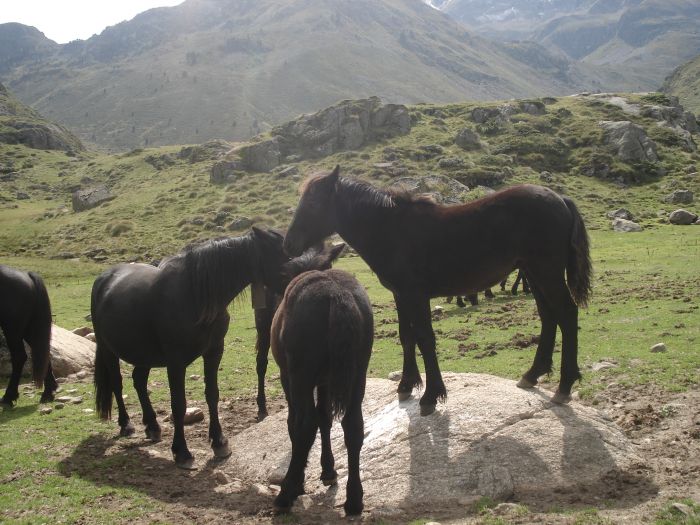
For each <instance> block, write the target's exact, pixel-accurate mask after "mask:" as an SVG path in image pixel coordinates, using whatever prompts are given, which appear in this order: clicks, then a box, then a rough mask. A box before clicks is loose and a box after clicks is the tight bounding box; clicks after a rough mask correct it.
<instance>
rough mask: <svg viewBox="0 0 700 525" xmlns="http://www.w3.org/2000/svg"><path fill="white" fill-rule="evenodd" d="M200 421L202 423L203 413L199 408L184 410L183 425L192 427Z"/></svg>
mask: <svg viewBox="0 0 700 525" xmlns="http://www.w3.org/2000/svg"><path fill="white" fill-rule="evenodd" d="M200 421H204V412H202V409H201V408H198V407H190V408H188V409H187V410H185V425H194V424H195V423H199V422H200Z"/></svg>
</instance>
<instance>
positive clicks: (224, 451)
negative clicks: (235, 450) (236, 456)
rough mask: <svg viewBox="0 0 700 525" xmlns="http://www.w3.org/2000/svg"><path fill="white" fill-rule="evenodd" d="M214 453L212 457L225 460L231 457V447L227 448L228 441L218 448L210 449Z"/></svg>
mask: <svg viewBox="0 0 700 525" xmlns="http://www.w3.org/2000/svg"><path fill="white" fill-rule="evenodd" d="M211 449H212V450H213V451H214V456H216V457H217V458H221V459H223V458H227V457H229V456H230V455H231V447H229V446H228V441H226V440H224V442H223V444H222V445H220V446H218V447H211Z"/></svg>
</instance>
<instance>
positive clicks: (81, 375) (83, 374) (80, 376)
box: [75, 370, 88, 379]
mask: <svg viewBox="0 0 700 525" xmlns="http://www.w3.org/2000/svg"><path fill="white" fill-rule="evenodd" d="M87 376H88V373H87V372H86V371H85V370H78V371H77V372H76V373H75V377H76V378H78V379H85V378H86V377H87Z"/></svg>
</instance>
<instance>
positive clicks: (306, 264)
mask: <svg viewBox="0 0 700 525" xmlns="http://www.w3.org/2000/svg"><path fill="white" fill-rule="evenodd" d="M344 249H345V244H339V245H337V246H334V247H332V248H328V249H324V248H323V247H322V246H321V247H318V248H316V249H311V250H308V251H306V252H304V254H303V255H301V256H300V257H297V258H295V259H292V260H291V261H289V262H288V263H285V265H284V266H283V268H282V276H283V285H284V286H285V287H286V285H287V284H289V282H290V281H291V280H292V279H293V278H294V277H296V276H297V275H299V274H300V273H303V272H306V271H310V270H328V269H329V268H330V267H331V265H332V264H333V261H335V260H336V259H337V258H338V256H339V255H340V254H341V252H342V251H343V250H344ZM263 293H264V294H265V300H264V306H260V307H256V308H255V330H256V332H257V339H256V341H255V350H256V363H255V364H256V367H255V368H256V372H257V374H258V395H257V398H256V401H257V404H258V421H262V420H263V419H265V417H267V399H266V398H265V374H266V372H267V362H268V359H267V356H268V353H269V351H270V327H271V326H272V318H273V316H274V315H275V311H277V307H278V306H279V304H280V301H281V300H282V293H280V292H278V291H275V290H273V289H272V288H268V287H265V288H264V291H263Z"/></svg>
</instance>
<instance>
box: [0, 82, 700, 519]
mask: <svg viewBox="0 0 700 525" xmlns="http://www.w3.org/2000/svg"><path fill="white" fill-rule="evenodd" d="M637 97H639V96H637ZM630 98H631V99H633V98H634V97H632V96H631V97H630ZM474 106H475V104H471V105H469V104H464V105H451V106H416V107H413V108H411V114H412V118H413V122H414V126H413V130H412V132H411V134H410V135H407V136H404V137H399V138H397V139H393V140H392V141H391V142H390V143H380V144H374V145H370V146H367V147H366V148H364V149H362V150H361V151H357V152H345V153H338V154H336V155H333V156H331V157H328V158H326V159H322V160H320V161H315V162H310V161H305V162H301V163H299V164H298V165H297V167H298V169H299V172H300V175H299V176H296V177H292V178H280V177H279V176H278V175H277V174H276V173H274V172H273V173H270V174H262V173H250V174H240V175H239V176H237V177H236V178H235V179H234V180H233V181H232V182H230V183H229V184H227V185H213V184H211V183H210V182H209V170H210V168H211V165H212V163H213V159H211V158H203V159H194V160H193V159H192V158H187V157H185V156H182V155H181V154H180V152H181V147H179V146H172V147H164V148H157V149H146V150H135V151H132V152H129V153H127V154H121V155H102V154H98V153H90V152H88V153H79V154H77V155H76V156H70V157H69V156H66V155H65V154H63V153H57V152H48V151H35V150H29V149H27V148H24V147H22V146H16V145H14V146H13V145H0V167H2V166H6V167H7V166H11V169H6V170H5V171H4V172H5V173H10V172H12V173H16V174H17V175H16V176H15V177H11V178H9V179H3V180H2V182H0V264H7V265H11V266H15V267H20V268H24V269H31V270H36V271H38V272H40V273H41V274H42V276H43V277H44V279H45V281H46V283H47V286H48V289H49V294H50V296H51V299H52V304H53V313H54V316H55V322H56V323H57V324H58V325H60V326H63V327H65V328H68V329H73V328H75V327H78V326H83V325H85V324H87V321H86V320H85V316H86V315H87V314H88V313H89V301H90V299H89V297H90V289H91V286H92V282H93V281H94V279H95V277H96V276H97V275H98V274H99V273H100V272H101V271H102V270H103V269H105V268H107V267H108V266H109V265H110V264H113V263H116V262H119V261H136V260H139V261H150V260H153V259H158V258H160V257H163V256H164V255H168V254H171V253H174V252H176V251H177V250H179V249H180V248H181V247H182V246H184V245H185V244H187V243H190V242H193V241H196V240H198V239H204V238H211V237H215V236H220V235H237V234H240V233H243V231H244V230H236V229H235V228H231V227H229V226H228V225H229V223H231V222H233V220H234V219H236V218H237V217H242V216H244V217H247V218H249V219H251V221H252V222H254V223H256V224H258V225H263V226H271V227H278V228H281V227H284V226H285V225H286V224H287V223H288V221H289V219H290V218H291V214H292V213H293V207H294V206H295V204H296V201H297V199H298V196H297V193H296V186H297V184H298V182H299V180H301V177H302V176H303V175H304V174H307V173H310V172H313V171H315V170H318V169H327V168H330V167H332V166H333V165H335V164H336V163H339V164H340V165H341V169H342V170H343V172H344V173H345V174H346V175H354V176H359V177H364V178H368V179H370V180H373V181H374V182H375V183H376V184H378V185H381V186H383V185H386V184H390V183H392V182H394V181H395V180H396V179H397V178H400V177H403V176H408V177H411V176H419V175H424V174H428V173H438V174H442V175H447V176H450V177H453V178H455V179H457V180H461V181H463V182H464V183H466V184H467V185H468V186H470V187H472V188H473V187H474V186H477V185H478V184H486V183H485V182H479V183H478V184H475V183H473V182H470V181H482V180H484V179H488V178H489V177H494V180H496V179H497V178H499V177H500V179H499V180H501V183H500V184H499V186H503V185H508V184H514V183H523V182H531V183H540V184H541V183H543V179H542V178H541V175H540V174H541V172H542V171H544V170H546V171H549V172H550V176H549V177H548V178H547V181H546V184H547V185H549V186H551V187H552V188H554V189H555V190H557V191H559V192H562V193H565V194H567V195H570V196H571V197H572V198H574V199H575V200H576V202H577V203H578V205H579V207H580V209H581V211H582V213H583V215H584V218H585V220H586V224H587V226H588V228H589V233H590V235H591V240H592V257H593V261H594V270H595V276H594V291H593V296H592V300H591V303H590V306H589V307H588V308H587V309H586V310H582V311H581V313H580V319H579V325H580V352H579V364H580V366H581V368H582V372H583V376H584V378H583V381H582V382H581V383H580V384H578V385H577V386H576V387H575V389H576V390H577V391H578V393H579V396H580V398H581V399H582V400H583V401H584V402H586V403H590V404H594V405H595V404H597V403H598V402H599V401H600V399H602V397H601V396H604V395H605V391H606V389H607V388H609V387H610V386H611V385H612V384H614V385H617V386H618V387H619V386H620V385H622V386H629V387H630V388H634V387H636V386H639V385H649V384H654V385H656V386H658V388H659V389H661V390H663V391H666V392H678V391H684V390H687V389H697V387H698V385H700V357H698V348H700V315H698V298H697V293H698V290H699V289H700V274H698V271H697V261H698V260H700V227H698V226H686V227H680V226H671V225H669V224H668V222H667V220H666V217H667V214H668V212H669V211H672V210H673V209H676V208H678V207H681V206H678V205H669V204H666V203H664V202H662V198H663V196H665V195H666V194H668V193H670V192H671V191H672V190H674V189H678V188H685V189H690V190H693V191H694V192H695V194H696V195H699V194H700V176H698V175H697V173H694V172H693V170H692V169H691V168H692V166H693V165H694V164H698V163H700V155H698V153H693V152H686V151H684V150H682V149H681V148H680V147H679V146H678V144H676V143H675V142H674V138H673V137H672V136H670V135H668V134H667V133H666V131H665V130H663V129H662V128H660V127H658V126H656V125H655V123H653V122H650V121H646V120H645V119H643V118H641V117H631V116H629V115H627V114H622V110H621V109H620V108H618V107H617V106H612V105H610V104H607V103H605V102H601V101H598V100H595V99H590V100H589V99H585V98H577V97H572V98H562V99H557V100H555V101H553V102H549V103H548V105H547V113H546V114H545V115H542V116H533V115H526V114H522V115H518V116H516V117H513V119H512V121H511V122H510V123H508V124H506V125H504V127H503V128H502V129H496V128H494V129H480V130H479V132H480V133H481V135H482V140H483V141H484V142H485V144H484V146H483V147H482V148H481V149H479V150H476V151H470V152H465V151H463V150H461V149H459V148H458V147H457V146H455V145H454V144H453V137H454V135H455V134H456V133H457V131H458V130H459V129H461V128H462V127H464V126H465V124H466V125H471V124H470V122H469V119H468V115H469V114H470V111H471V108H473V107H474ZM622 118H624V119H632V120H635V119H636V120H637V121H638V122H639V123H640V124H642V125H644V126H645V127H646V128H647V129H648V132H649V134H650V136H652V138H655V140H657V143H658V145H659V154H660V157H661V161H660V163H659V165H658V166H648V165H642V166H632V165H628V164H624V163H621V162H619V161H618V160H617V159H615V158H613V157H612V156H610V155H609V154H608V153H606V152H605V151H604V150H603V148H602V147H601V132H600V130H599V128H598V126H597V122H598V121H599V120H619V119H622ZM428 144H430V145H438V146H439V147H440V148H441V149H442V150H443V153H442V155H441V156H442V157H450V156H452V157H456V158H459V159H461V162H462V164H461V168H459V169H458V170H457V171H455V170H450V169H443V168H440V167H439V165H438V162H437V159H434V158H425V157H424V156H421V155H418V154H419V153H421V152H422V151H424V150H422V149H421V147H422V146H424V145H428ZM390 155H391V156H393V157H394V158H398V159H399V160H398V162H397V163H396V164H397V166H398V169H395V170H394V171H392V170H387V169H385V168H384V167H377V166H375V164H378V163H383V162H385V161H386V158H387V157H388V156H390ZM595 155H602V156H604V157H605V161H606V162H608V163H609V164H610V166H611V175H610V177H609V178H608V179H599V178H594V177H588V176H584V174H583V172H584V171H585V166H586V163H587V162H588V159H590V158H591V157H592V156H595ZM659 167H661V168H663V170H664V174H663V175H661V174H659V173H658V168H659ZM695 171H697V170H695ZM693 173H694V174H693ZM92 183H105V184H107V185H108V186H109V187H110V189H111V191H112V192H113V193H114V195H115V196H116V198H115V199H114V200H112V201H110V202H108V203H106V204H103V205H102V206H100V207H98V208H95V209H93V210H90V211H86V212H82V213H74V212H73V211H72V210H71V208H70V192H71V191H72V189H75V188H76V187H79V186H81V185H89V184H92ZM480 191H483V190H480V189H478V188H477V189H475V190H472V191H469V192H468V193H466V194H464V195H463V196H462V197H463V198H464V199H469V198H474V197H476V196H478V195H479V192H480ZM18 193H25V194H27V195H29V198H28V199H19V200H18V199H17V198H16V195H17V194H18ZM618 207H625V208H627V209H629V210H630V211H632V213H633V214H634V215H635V216H636V217H637V218H638V221H639V222H640V223H641V224H642V225H643V226H644V231H643V232H640V233H634V234H620V233H614V232H612V231H610V220H609V219H608V218H607V217H606V212H607V211H609V210H611V209H614V208H618ZM687 209H690V210H694V211H696V212H697V206H696V205H694V204H691V205H689V206H687ZM475 249H478V247H475ZM95 254H98V255H99V258H96V257H95ZM337 267H339V268H342V269H345V270H348V271H350V272H352V273H354V274H355V275H356V276H357V277H358V279H359V280H360V281H361V282H362V283H363V284H364V285H365V286H366V287H367V290H368V292H369V295H370V297H371V299H372V303H373V306H374V314H375V323H376V338H375V345H374V351H373V356H372V360H371V362H370V369H369V373H370V375H371V376H372V377H386V376H387V374H388V373H389V372H391V371H393V370H398V369H400V368H401V349H400V345H399V343H398V323H397V317H396V312H395V309H394V305H393V299H392V297H391V295H390V294H389V293H388V292H387V291H386V290H385V289H384V288H383V287H382V286H381V285H380V284H379V282H378V281H377V279H376V277H375V276H374V275H373V274H372V272H371V271H370V270H369V269H368V268H367V266H366V265H365V264H364V262H363V261H362V260H361V259H360V258H358V257H345V258H343V259H341V260H340V261H339V262H338V264H337ZM513 277H514V276H513ZM513 277H512V278H513ZM512 278H511V282H512ZM494 291H495V292H496V298H495V299H493V300H490V301H488V300H484V299H483V298H482V297H481V296H480V304H479V305H478V306H477V307H468V308H466V309H461V308H458V307H457V306H456V305H454V304H446V303H445V302H444V300H442V299H435V300H433V306H436V305H441V306H443V311H442V313H440V314H436V316H435V318H434V323H433V326H434V329H435V332H436V336H437V340H438V355H439V361H440V365H441V367H442V369H443V370H444V371H456V372H463V371H464V372H466V371H469V372H483V373H489V374H495V375H498V376H502V377H507V378H512V379H516V378H518V377H519V375H520V374H522V373H523V372H524V371H525V370H526V369H527V368H528V367H529V365H530V363H531V362H532V359H533V357H534V350H535V348H536V343H535V342H534V340H533V336H536V335H537V334H538V333H539V322H538V317H537V313H536V308H535V303H534V300H533V299H532V297H531V296H529V295H523V294H522V293H521V294H519V295H518V296H516V297H513V296H511V295H510V294H507V293H505V292H501V291H500V290H498V291H497V290H495V289H494ZM230 311H231V314H232V323H231V326H230V329H229V333H228V335H227V337H226V352H225V354H224V359H223V362H222V372H221V373H220V391H221V397H222V400H221V406H222V410H223V411H226V410H235V409H236V407H241V406H243V405H250V406H252V405H254V402H255V401H254V387H255V382H256V378H255V353H254V343H255V329H254V321H253V314H252V310H251V307H250V297H249V295H246V296H245V297H242V298H241V299H240V300H236V301H234V303H232V305H231V306H230ZM659 342H663V343H665V344H666V346H667V348H668V351H667V352H665V353H651V352H650V347H651V346H652V345H654V344H655V343H659ZM419 361H420V360H419ZM603 361H605V362H607V363H610V364H611V366H610V367H608V368H605V369H603V370H598V371H594V370H592V369H591V367H592V366H593V365H595V364H597V363H600V362H603ZM557 363H558V354H555V367H556V365H557ZM122 370H123V374H124V377H125V387H126V394H127V396H128V397H127V400H126V401H127V406H128V408H129V410H130V413H131V416H132V419H133V420H134V422H135V424H136V425H137V427H138V426H139V425H140V406H139V405H138V401H137V397H136V395H135V392H134V391H133V388H132V386H131V382H130V379H129V370H128V367H127V366H123V368H122ZM190 374H197V375H201V374H202V365H201V361H197V362H195V363H194V364H193V365H192V366H191V367H190V369H189V370H188V375H190ZM557 378H558V371H557V370H556V369H555V373H554V374H553V375H552V377H551V379H550V383H549V386H554V384H555V383H556V380H557ZM267 383H268V392H269V393H270V394H271V395H272V396H275V395H279V394H280V393H281V389H280V385H279V380H278V372H277V370H276V367H275V366H274V364H271V365H270V368H269V370H268V377H267ZM545 385H547V382H545ZM61 386H62V390H63V392H71V394H70V395H80V396H83V398H84V402H83V403H82V404H78V405H66V406H65V408H63V409H61V410H53V412H52V413H50V414H47V415H42V414H40V413H39V411H38V410H39V405H38V397H39V396H38V395H37V394H36V393H35V392H34V390H33V389H32V388H25V389H22V390H21V397H20V400H19V402H18V404H17V406H16V407H14V408H13V409H4V410H2V411H0V484H1V486H2V490H1V491H0V522H8V523H44V522H45V523H107V522H136V523H145V522H171V521H177V520H176V519H175V518H173V515H172V514H170V515H165V517H163V516H164V515H163V514H162V513H163V510H164V508H165V507H166V506H167V505H168V503H167V502H164V501H163V500H162V499H158V498H155V497H153V496H152V494H151V493H150V492H149V491H148V490H144V488H143V487H142V486H140V485H130V484H128V483H122V482H120V483H115V482H113V480H112V478H111V475H112V474H111V473H113V472H115V471H126V470H127V469H128V468H134V467H140V468H143V465H142V464H140V463H138V460H137V459H136V458H135V457H134V458H131V459H129V456H128V454H127V455H126V456H124V455H118V456H114V457H108V458H99V459H95V460H94V461H92V462H90V460H85V461H86V463H85V464H84V465H83V468H82V469H81V471H80V472H82V473H85V472H91V473H92V474H91V475H82V474H80V473H76V472H74V471H72V470H71V469H69V468H67V467H66V463H65V460H66V458H67V457H70V456H71V455H73V454H75V452H76V450H79V449H81V448H84V447H86V446H90V443H95V442H99V440H100V439H102V440H106V439H109V438H112V437H114V436H115V435H116V434H117V425H116V422H114V421H113V422H101V421H99V420H97V418H96V417H95V414H94V413H92V412H89V411H88V409H90V408H91V407H92V401H93V394H92V385H91V384H89V383H84V382H78V383H63V384H62V385H61ZM149 387H150V388H151V390H152V398H153V401H154V406H155V407H156V409H157V410H158V411H159V413H160V414H161V415H160V416H159V418H160V419H162V415H163V414H167V413H168V412H169V394H168V389H167V379H166V377H165V373H164V371H162V370H154V371H153V373H152V374H151V377H150V381H149ZM73 391H74V392H73ZM187 397H188V402H189V403H190V405H195V406H204V383H203V381H201V380H189V381H188V383H187ZM189 431H190V430H186V432H189ZM138 432H139V433H140V430H138ZM139 435H140V434H139ZM146 468H148V467H146ZM173 469H174V468H173ZM161 474H162V475H168V474H167V473H161ZM177 475H180V474H177ZM664 512H665V514H664V513H660V514H659V515H658V516H656V517H655V518H653V519H656V520H657V521H658V522H659V523H667V522H668V521H663V520H665V519H667V514H668V512H670V511H668V509H667V510H666V511H664ZM168 516H170V517H168ZM578 517H580V518H581V521H576V522H577V523H578V522H580V523H588V522H590V523H598V521H595V520H596V519H597V517H596V516H595V515H593V517H592V518H591V519H590V520H589V519H588V518H587V517H586V515H584V514H582V515H581V516H578ZM292 519H293V518H292ZM575 519H578V518H576V517H575ZM572 522H573V521H572ZM671 522H672V521H671Z"/></svg>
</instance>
